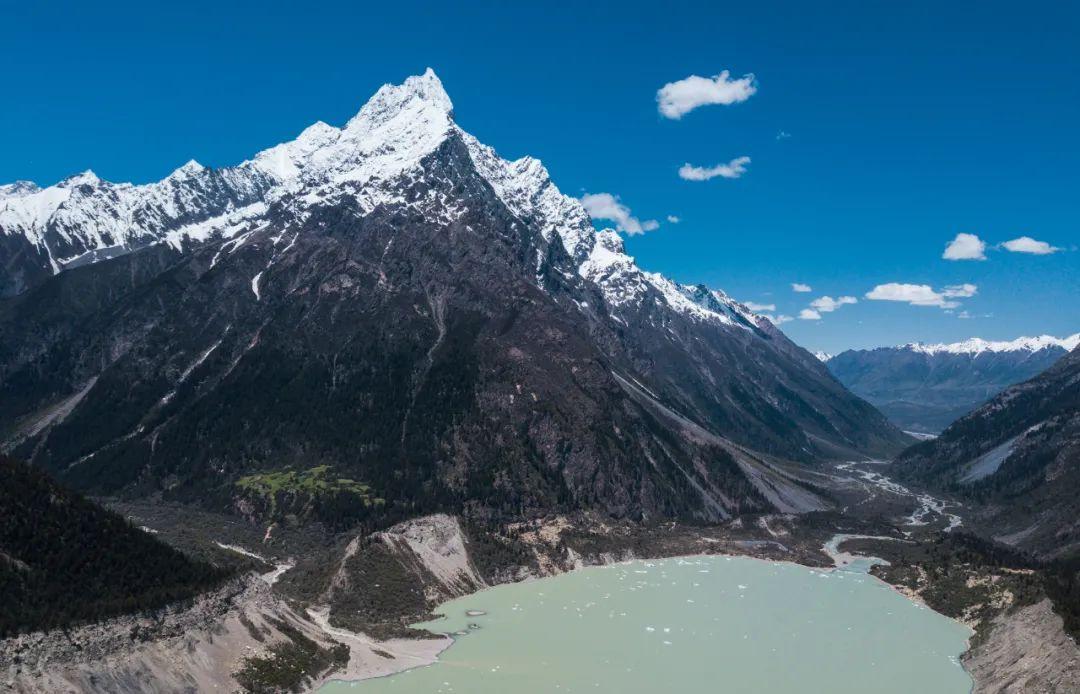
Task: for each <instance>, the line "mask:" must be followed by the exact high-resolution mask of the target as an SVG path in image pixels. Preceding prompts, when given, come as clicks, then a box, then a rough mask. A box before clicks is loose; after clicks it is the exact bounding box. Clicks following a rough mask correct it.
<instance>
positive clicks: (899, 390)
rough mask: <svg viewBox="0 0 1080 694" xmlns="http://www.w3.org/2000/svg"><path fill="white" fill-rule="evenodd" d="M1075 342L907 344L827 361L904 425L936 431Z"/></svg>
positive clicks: (850, 384) (1037, 369)
mask: <svg viewBox="0 0 1080 694" xmlns="http://www.w3.org/2000/svg"><path fill="white" fill-rule="evenodd" d="M1070 344H1072V343H1070V342H1069V341H1068V339H1066V340H1054V339H1052V338H1047V337H1043V338H1021V339H1020V340H1016V341H1014V342H1012V343H987V342H984V341H982V340H971V341H968V342H967V343H957V344H955V345H930V346H925V345H904V346H902V347H883V348H879V349H872V350H848V351H846V352H843V353H841V354H838V355H836V356H835V357H832V358H831V359H829V360H828V362H827V365H828V368H829V371H831V372H832V374H833V375H834V376H836V378H837V379H838V380H839V381H840V382H841V383H843V384H844V385H845V386H847V387H848V388H849V389H851V391H852V392H853V393H855V394H856V395H858V396H860V397H862V398H865V399H866V400H867V401H869V402H870V403H872V404H873V405H875V406H876V407H877V408H878V409H879V410H881V412H882V413H884V414H885V416H886V417H888V418H889V420H890V421H892V422H893V423H894V424H896V425H897V426H898V427H900V428H901V429H904V430H905V431H914V432H919V433H928V434H936V433H938V432H940V431H942V430H943V429H944V428H945V427H947V426H948V425H949V424H951V423H952V422H954V421H956V420H957V419H959V418H960V417H962V416H963V415H965V414H967V413H968V412H971V411H972V410H973V409H975V408H976V407H978V406H979V405H982V404H983V403H985V402H986V401H987V400H989V399H990V398H992V397H993V396H995V395H997V394H998V393H1000V392H1001V391H1002V390H1004V389H1005V388H1007V387H1009V386H1010V385H1013V384H1014V383H1020V382H1021V381H1026V380H1028V379H1029V378H1032V377H1034V376H1036V375H1037V374H1040V373H1042V372H1043V371H1045V370H1046V369H1047V368H1049V367H1050V366H1051V365H1052V364H1053V363H1054V362H1056V361H1057V360H1058V359H1060V358H1061V357H1062V356H1064V355H1065V354H1067V353H1068V351H1069V350H1068V348H1067V347H1068V346H1069V345H1070ZM1063 345H1064V346H1063ZM987 347H990V348H989V349H988V348H987Z"/></svg>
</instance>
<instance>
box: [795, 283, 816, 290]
mask: <svg viewBox="0 0 1080 694" xmlns="http://www.w3.org/2000/svg"><path fill="white" fill-rule="evenodd" d="M791 291H793V292H812V291H814V290H813V288H812V287H811V286H810V285H809V284H803V283H801V282H792V283H791Z"/></svg>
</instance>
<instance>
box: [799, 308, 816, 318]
mask: <svg viewBox="0 0 1080 694" xmlns="http://www.w3.org/2000/svg"><path fill="white" fill-rule="evenodd" d="M799 318H800V319H801V320H821V314H820V313H818V312H817V311H815V310H814V309H812V308H804V309H803V310H801V311H799Z"/></svg>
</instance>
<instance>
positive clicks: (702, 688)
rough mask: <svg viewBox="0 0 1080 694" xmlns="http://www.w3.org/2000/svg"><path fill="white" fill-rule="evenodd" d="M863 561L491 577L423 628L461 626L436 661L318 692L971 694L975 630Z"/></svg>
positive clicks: (684, 562)
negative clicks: (840, 565)
mask: <svg viewBox="0 0 1080 694" xmlns="http://www.w3.org/2000/svg"><path fill="white" fill-rule="evenodd" d="M865 568H866V566H865V563H862V562H857V563H856V564H855V565H854V566H852V567H850V568H848V569H844V570H832V571H820V570H816V569H810V568H807V567H802V566H797V565H794V564H786V563H774V562H768V561H760V560H756V559H749V558H743V557H686V558H681V559H665V560H655V561H637V562H630V563H625V564H617V565H612V566H604V567H595V568H587V569H582V570H579V571H574V572H571V573H567V574H563V575H560V576H555V577H553V578H545V579H543V580H537V581H529V582H526V583H517V584H511V585H503V586H498V587H495V588H491V589H488V590H484V591H482V592H480V593H477V594H475V595H470V596H468V597H465V598H461V599H458V600H454V601H452V602H449V603H447V604H445V605H443V606H442V608H440V610H439V612H440V613H442V614H444V615H446V618H445V619H440V620H437V621H434V622H428V623H426V624H423V625H421V626H424V627H426V628H429V629H431V630H432V631H436V632H458V631H462V632H467V633H465V634H464V635H458V636H455V637H454V638H455V643H454V644H453V645H452V646H451V647H450V648H449V649H447V650H446V651H444V652H443V653H442V655H441V656H440V658H439V661H438V662H437V663H436V664H434V665H430V666H427V667H421V668H416V669H414V670H409V671H406V672H403V673H400V674H397V675H393V676H390V677H385V678H380V679H373V680H366V681H360V682H331V683H329V684H327V685H325V686H324V687H323V688H322V689H320V692H321V693H322V694H346V693H349V694H391V693H397V694H402V693H405V692H407V693H409V694H427V693H429V692H430V693H436V692H458V693H459V694H509V693H513V694H535V693H539V692H544V693H550V692H559V693H561V692H618V693H620V694H627V693H634V692H642V693H646V692H647V693H649V694H656V693H657V692H732V693H739V694H742V693H745V692H769V693H772V692H777V693H778V692H799V693H801V694H807V693H810V692H822V693H828V694H838V693H845V692H851V693H852V694H855V693H859V694H863V693H865V692H870V691H873V692H879V693H883V692H897V693H900V692H903V693H904V694H909V693H910V692H919V693H920V694H953V693H955V694H967V693H968V692H970V690H971V686H972V682H971V678H970V677H969V676H968V675H967V673H966V672H965V671H964V670H963V669H962V668H961V667H960V665H959V662H958V657H959V655H960V653H962V652H963V650H964V649H965V648H966V644H967V638H968V636H969V631H968V629H967V628H966V627H964V626H963V625H961V624H959V623H957V622H954V621H953V620H951V619H948V618H946V617H944V616H942V615H939V614H937V613H935V612H933V611H932V610H929V609H927V608H925V607H921V606H919V605H917V604H915V603H913V602H911V601H910V600H908V599H907V598H905V597H903V596H902V595H900V594H899V593H897V592H896V591H894V590H893V589H892V588H890V587H889V586H888V585H886V584H884V583H882V582H881V581H878V580H877V579H875V578H873V577H871V576H869V575H868V574H866V573H865ZM469 611H473V614H474V616H469V615H468V614H467V612H469ZM476 611H482V612H484V614H482V615H475V612H476ZM470 625H472V626H471V627H470Z"/></svg>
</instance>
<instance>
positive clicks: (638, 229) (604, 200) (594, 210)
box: [581, 193, 660, 236]
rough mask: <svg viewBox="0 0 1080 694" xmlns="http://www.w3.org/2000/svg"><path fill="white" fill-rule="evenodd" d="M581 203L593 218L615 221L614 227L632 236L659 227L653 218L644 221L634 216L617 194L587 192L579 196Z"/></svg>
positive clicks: (658, 223)
mask: <svg viewBox="0 0 1080 694" xmlns="http://www.w3.org/2000/svg"><path fill="white" fill-rule="evenodd" d="M581 204H582V206H583V207H584V208H585V211H586V212H588V213H589V216H590V217H592V218H593V219H606V220H608V221H610V222H615V229H616V230H617V231H621V232H624V233H626V234H630V235H631V236H634V235H636V234H644V233H645V232H646V231H653V230H655V229H658V228H660V222H658V221H656V220H655V219H646V220H644V221H642V220H640V219H638V218H637V217H635V216H634V215H633V214H632V213H631V212H630V208H629V207H627V206H626V205H624V204H623V203H622V202H621V201H620V200H619V196H618V195H612V194H611V193H587V194H585V195H582V196H581Z"/></svg>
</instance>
